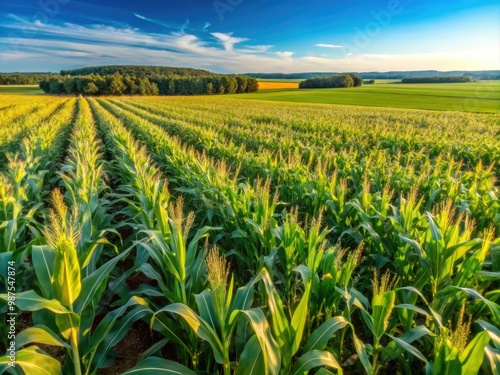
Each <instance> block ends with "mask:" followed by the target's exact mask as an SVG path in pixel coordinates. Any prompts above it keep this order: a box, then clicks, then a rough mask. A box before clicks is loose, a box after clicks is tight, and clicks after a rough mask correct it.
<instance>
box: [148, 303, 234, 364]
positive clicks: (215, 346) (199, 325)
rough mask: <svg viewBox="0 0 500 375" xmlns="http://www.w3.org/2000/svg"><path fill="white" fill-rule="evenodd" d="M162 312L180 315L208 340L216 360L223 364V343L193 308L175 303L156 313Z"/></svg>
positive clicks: (201, 336) (200, 335)
mask: <svg viewBox="0 0 500 375" xmlns="http://www.w3.org/2000/svg"><path fill="white" fill-rule="evenodd" d="M161 312H170V313H173V314H177V315H180V316H181V317H182V318H184V320H185V321H186V323H187V324H188V325H189V326H190V327H191V329H192V330H193V331H194V332H195V333H196V334H197V335H198V337H200V338H201V339H203V340H205V341H207V342H208V343H209V344H210V346H211V347H212V350H213V353H214V357H215V360H216V361H217V363H220V364H222V358H223V354H222V353H223V350H224V349H223V345H222V343H221V342H220V340H219V337H218V336H217V333H216V332H215V331H214V329H213V328H212V327H211V326H210V324H209V323H207V322H206V321H204V320H203V319H202V318H200V317H199V316H198V315H196V313H195V312H194V311H193V310H191V309H190V308H189V307H188V306H186V305H184V304H182V303H174V304H171V305H168V306H166V307H164V308H162V309H160V310H158V311H157V312H156V313H155V315H157V314H159V313H161Z"/></svg>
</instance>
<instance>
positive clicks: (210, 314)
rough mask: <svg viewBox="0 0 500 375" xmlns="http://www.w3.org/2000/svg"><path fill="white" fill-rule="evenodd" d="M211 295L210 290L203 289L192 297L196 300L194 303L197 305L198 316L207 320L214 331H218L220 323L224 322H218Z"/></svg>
mask: <svg viewBox="0 0 500 375" xmlns="http://www.w3.org/2000/svg"><path fill="white" fill-rule="evenodd" d="M212 297H213V292H212V291H210V290H204V291H203V292H201V293H200V294H196V295H195V296H194V299H195V301H196V305H197V306H198V311H199V312H200V317H201V318H202V319H203V320H204V321H205V322H207V323H208V324H209V325H210V327H211V328H212V329H213V330H214V331H218V330H220V328H221V324H224V322H220V321H219V318H218V317H217V313H216V312H215V306H214V304H213V298H212Z"/></svg>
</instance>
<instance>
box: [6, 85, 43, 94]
mask: <svg viewBox="0 0 500 375" xmlns="http://www.w3.org/2000/svg"><path fill="white" fill-rule="evenodd" d="M43 94H44V93H43V91H42V90H41V89H40V88H39V87H38V86H36V85H0V95H43Z"/></svg>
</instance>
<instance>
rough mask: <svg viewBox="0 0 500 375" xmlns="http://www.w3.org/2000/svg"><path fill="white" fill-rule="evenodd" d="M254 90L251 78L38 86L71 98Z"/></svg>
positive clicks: (96, 78)
mask: <svg viewBox="0 0 500 375" xmlns="http://www.w3.org/2000/svg"><path fill="white" fill-rule="evenodd" d="M258 87H259V85H258V83H257V80H256V79H255V78H250V77H246V76H232V75H212V76H208V77H179V76H170V77H162V76H154V77H137V76H132V75H128V74H127V75H121V74H118V73H115V74H112V75H98V74H89V75H85V76H69V75H68V76H64V77H62V76H61V77H51V78H49V79H45V80H42V81H41V82H40V88H41V89H42V90H43V91H44V92H45V93H48V94H74V95H79V94H81V95H212V94H235V93H244V92H255V91H257V90H258Z"/></svg>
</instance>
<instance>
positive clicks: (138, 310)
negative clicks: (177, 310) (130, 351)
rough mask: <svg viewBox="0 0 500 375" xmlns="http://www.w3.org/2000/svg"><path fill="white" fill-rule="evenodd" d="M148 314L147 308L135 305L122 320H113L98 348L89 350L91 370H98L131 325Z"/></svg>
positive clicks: (149, 311) (149, 310)
mask: <svg viewBox="0 0 500 375" xmlns="http://www.w3.org/2000/svg"><path fill="white" fill-rule="evenodd" d="M149 314H152V312H151V309H149V307H147V306H143V305H142V304H138V305H135V306H134V307H133V308H132V309H131V310H130V312H128V313H127V314H126V315H125V316H124V317H123V318H121V319H115V320H114V321H113V326H112V327H111V329H110V330H109V331H108V332H107V335H106V336H105V337H104V340H103V341H102V342H100V343H99V345H98V346H94V347H92V348H90V350H92V351H94V353H95V356H94V358H93V361H92V368H94V369H98V368H100V367H101V366H102V363H103V362H104V360H105V359H106V356H107V354H108V353H109V351H110V350H111V349H112V348H113V347H114V346H115V345H116V344H118V343H119V342H120V341H121V340H122V339H123V337H125V334H126V333H127V331H128V330H129V329H130V327H131V326H132V324H134V323H135V322H136V321H138V320H139V319H142V318H144V317H145V316H147V315H149Z"/></svg>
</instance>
